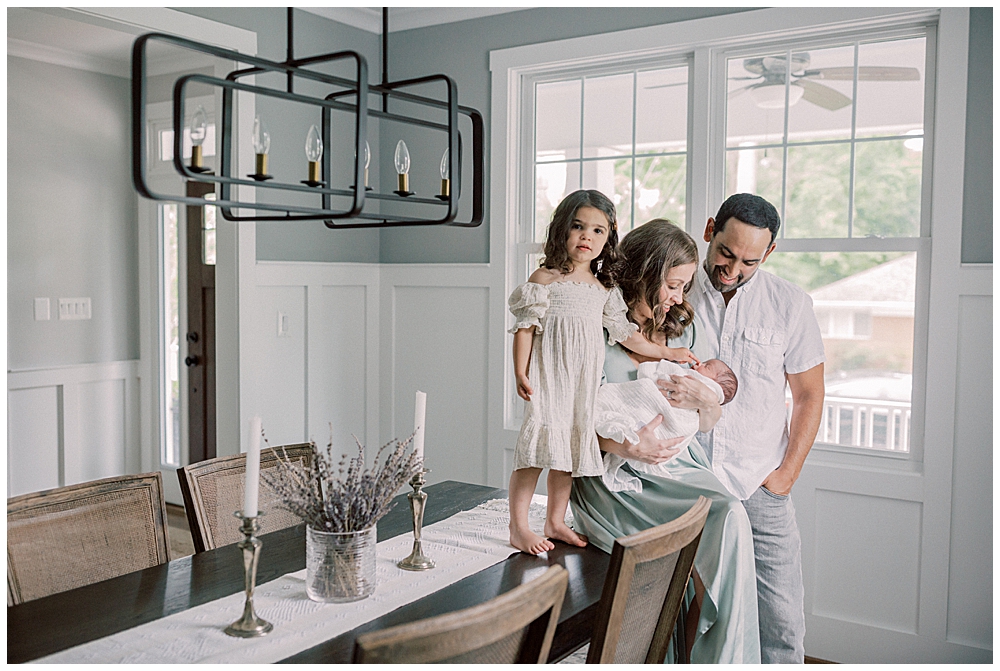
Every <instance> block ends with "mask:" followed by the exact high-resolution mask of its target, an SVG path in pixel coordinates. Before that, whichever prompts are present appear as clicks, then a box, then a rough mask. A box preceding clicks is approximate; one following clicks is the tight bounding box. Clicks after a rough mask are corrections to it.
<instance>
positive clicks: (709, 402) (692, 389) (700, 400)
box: [656, 375, 722, 432]
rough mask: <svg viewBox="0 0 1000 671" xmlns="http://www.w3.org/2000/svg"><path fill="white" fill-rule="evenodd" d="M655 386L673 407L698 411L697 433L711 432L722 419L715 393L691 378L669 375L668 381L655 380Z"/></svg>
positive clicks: (720, 408)
mask: <svg viewBox="0 0 1000 671" xmlns="http://www.w3.org/2000/svg"><path fill="white" fill-rule="evenodd" d="M656 386H657V387H658V388H659V390H660V393H662V394H663V397H664V398H666V399H667V402H668V403H670V405H672V406H673V407H675V408H681V409H683V410H697V411H698V420H699V425H698V430H699V431H703V432H704V431H711V430H712V429H713V428H714V427H715V424H716V422H718V421H719V418H720V417H722V407H721V406H720V405H719V399H718V397H717V396H716V395H715V392H713V391H712V390H711V389H709V388H708V387H707V386H706V385H705V384H703V383H701V382H699V381H698V380H696V379H694V378H693V377H688V376H686V375H671V376H670V379H669V380H657V381H656Z"/></svg>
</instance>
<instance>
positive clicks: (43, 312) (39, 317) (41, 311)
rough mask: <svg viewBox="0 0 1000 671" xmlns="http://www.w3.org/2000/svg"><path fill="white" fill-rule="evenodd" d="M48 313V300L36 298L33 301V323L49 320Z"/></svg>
mask: <svg viewBox="0 0 1000 671" xmlns="http://www.w3.org/2000/svg"><path fill="white" fill-rule="evenodd" d="M51 318H52V317H51V315H50V313H49V299H48V298H36V299H35V321H36V322H44V321H48V320H49V319H51Z"/></svg>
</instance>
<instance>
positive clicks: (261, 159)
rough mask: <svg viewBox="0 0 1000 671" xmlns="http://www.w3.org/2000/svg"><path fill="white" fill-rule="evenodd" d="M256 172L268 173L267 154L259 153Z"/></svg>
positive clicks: (260, 173) (259, 173)
mask: <svg viewBox="0 0 1000 671" xmlns="http://www.w3.org/2000/svg"><path fill="white" fill-rule="evenodd" d="M255 165H256V174H258V175H266V174H267V154H257V163H256V164H255Z"/></svg>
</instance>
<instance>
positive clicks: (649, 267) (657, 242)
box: [614, 219, 698, 340]
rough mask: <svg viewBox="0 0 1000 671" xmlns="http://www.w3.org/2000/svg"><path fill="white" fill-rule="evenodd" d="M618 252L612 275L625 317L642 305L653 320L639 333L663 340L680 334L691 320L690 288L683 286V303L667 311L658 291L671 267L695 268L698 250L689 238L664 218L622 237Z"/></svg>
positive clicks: (692, 314) (692, 313)
mask: <svg viewBox="0 0 1000 671" xmlns="http://www.w3.org/2000/svg"><path fill="white" fill-rule="evenodd" d="M618 253H619V257H620V258H619V261H618V262H617V263H616V264H615V268H614V275H615V279H616V280H617V282H618V286H619V287H621V290H622V296H623V297H624V298H625V304H626V305H628V310H629V317H632V315H633V314H634V312H635V308H636V307H637V306H639V305H640V304H641V303H642V302H645V303H646V305H648V306H649V307H650V308H651V309H652V312H653V318H652V319H650V320H649V321H647V322H646V323H645V324H643V325H642V327H641V330H642V334H643V335H644V336H646V338H647V339H650V340H652V338H653V336H654V335H655V334H656V333H657V332H660V333H663V334H664V335H665V336H666V337H667V339H670V338H676V337H677V336H679V335H681V334H682V333H683V332H684V329H686V328H687V327H688V325H690V324H691V319H692V318H693V317H694V310H693V309H692V308H691V305H690V304H689V303H688V302H687V297H686V294H687V292H688V289H690V288H691V287H690V285H688V286H686V287H684V293H685V299H684V301H683V302H681V303H679V304H678V305H674V306H671V307H670V310H669V311H666V310H664V307H663V305H662V304H661V303H660V289H661V288H662V287H663V283H664V282H665V281H666V277H667V273H668V272H669V271H670V269H671V268H673V267H675V266H683V265H685V264H688V263H694V264H695V265H696V266H697V263H698V247H697V246H695V244H694V240H692V239H691V236H690V235H688V234H687V233H685V232H684V231H683V230H682V229H680V228H679V227H678V226H676V225H675V224H674V223H672V222H670V221H667V220H666V219H653V220H652V221H648V222H646V223H645V224H643V225H642V226H639V227H638V228H636V229H634V230H632V231H630V232H629V233H628V234H627V235H626V236H625V237H624V238H622V241H621V244H620V245H619V247H618Z"/></svg>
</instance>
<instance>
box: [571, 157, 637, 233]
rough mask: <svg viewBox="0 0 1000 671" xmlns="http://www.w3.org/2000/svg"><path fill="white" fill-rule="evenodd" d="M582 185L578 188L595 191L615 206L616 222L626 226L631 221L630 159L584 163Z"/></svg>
mask: <svg viewBox="0 0 1000 671" xmlns="http://www.w3.org/2000/svg"><path fill="white" fill-rule="evenodd" d="M582 169H583V183H582V186H581V187H580V188H583V189H596V190H597V191H600V192H601V193H603V194H604V195H605V196H607V197H608V198H610V199H611V202H613V203H614V204H615V210H616V211H617V215H618V221H619V223H620V224H627V223H628V222H629V221H631V219H632V201H631V198H632V193H631V188H630V187H631V184H632V159H620V158H619V159H606V160H603V161H584V163H583V168H582Z"/></svg>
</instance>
